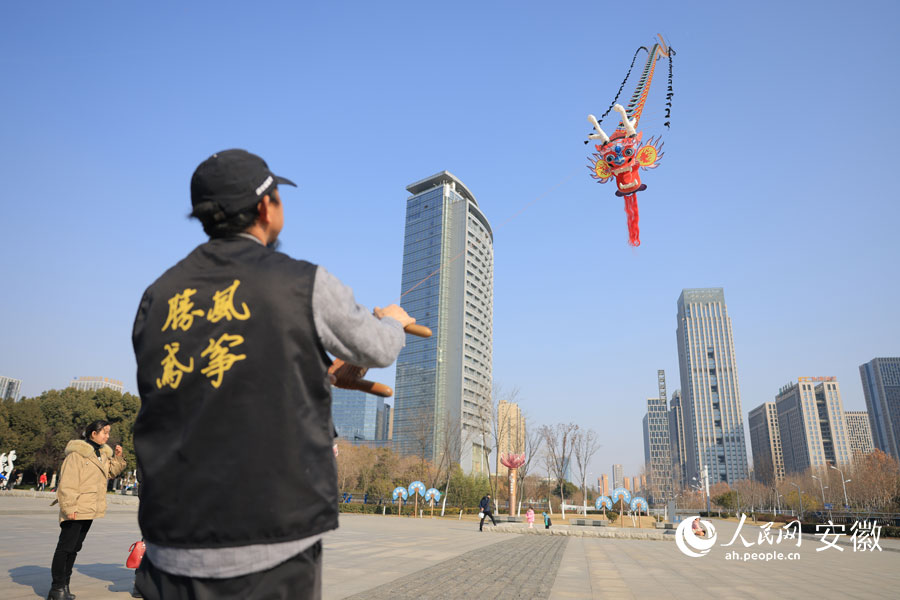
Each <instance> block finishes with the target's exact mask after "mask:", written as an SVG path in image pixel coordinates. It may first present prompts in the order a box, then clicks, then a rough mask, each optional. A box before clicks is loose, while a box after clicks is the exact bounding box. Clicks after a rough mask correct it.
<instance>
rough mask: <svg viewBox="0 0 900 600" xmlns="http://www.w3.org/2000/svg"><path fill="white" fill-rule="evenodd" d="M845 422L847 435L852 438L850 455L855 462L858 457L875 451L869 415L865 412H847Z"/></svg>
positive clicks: (845, 412)
mask: <svg viewBox="0 0 900 600" xmlns="http://www.w3.org/2000/svg"><path fill="white" fill-rule="evenodd" d="M844 420H845V421H847V434H848V435H849V436H850V454H852V455H853V460H854V461H855V460H856V459H857V457H862V456H865V455H866V454H869V453H870V452H872V451H874V450H875V444H874V443H873V442H872V428H871V426H870V425H869V413H867V412H866V411H864V410H859V411H856V410H845V411H844Z"/></svg>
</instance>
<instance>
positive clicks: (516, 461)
mask: <svg viewBox="0 0 900 600" xmlns="http://www.w3.org/2000/svg"><path fill="white" fill-rule="evenodd" d="M500 464H502V465H503V466H504V467H506V468H507V469H518V468H519V467H521V466H522V465H524V464H525V453H524V452H523V453H522V454H512V453H510V454H501V455H500Z"/></svg>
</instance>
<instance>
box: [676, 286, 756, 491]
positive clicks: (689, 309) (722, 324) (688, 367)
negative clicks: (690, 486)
mask: <svg viewBox="0 0 900 600" xmlns="http://www.w3.org/2000/svg"><path fill="white" fill-rule="evenodd" d="M676 332H677V337H678V365H679V368H680V371H681V395H682V398H683V401H682V409H683V411H684V412H683V415H684V427H685V446H686V447H685V450H686V451H687V452H686V456H685V470H686V475H687V481H688V482H690V481H692V478H694V477H696V478H697V481H700V479H701V477H702V475H703V472H704V467H708V468H709V483H710V484H714V483H717V482H720V481H724V482H727V483H734V482H735V481H739V480H741V479H747V478H748V467H747V446H746V443H745V441H744V419H743V413H742V411H741V392H740V389H739V388H738V374H737V361H736V359H735V353H734V340H733V339H732V334H731V318H730V317H729V316H728V307H727V306H726V305H725V291H724V290H723V289H722V288H701V289H685V290H682V292H681V296H680V297H679V298H678V327H677V330H676Z"/></svg>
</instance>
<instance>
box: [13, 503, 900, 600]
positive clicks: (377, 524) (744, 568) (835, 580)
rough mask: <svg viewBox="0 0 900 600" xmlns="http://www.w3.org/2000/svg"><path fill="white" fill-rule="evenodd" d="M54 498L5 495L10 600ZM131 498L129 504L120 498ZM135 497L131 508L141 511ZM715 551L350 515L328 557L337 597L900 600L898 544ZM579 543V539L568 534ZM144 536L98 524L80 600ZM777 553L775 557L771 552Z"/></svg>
mask: <svg viewBox="0 0 900 600" xmlns="http://www.w3.org/2000/svg"><path fill="white" fill-rule="evenodd" d="M51 500H52V496H51V497H43V498H29V497H21V496H9V495H6V494H0V598H2V599H18V598H29V599H33V598H43V597H45V596H46V594H47V591H48V589H49V587H50V558H51V555H52V553H53V549H54V547H55V545H56V539H57V535H58V531H59V529H58V525H57V520H56V514H57V512H56V510H55V507H51V506H50V502H51ZM122 500H126V499H124V498H123V499H122ZM131 500H132V499H130V498H129V499H127V501H131ZM714 523H715V526H716V530H717V533H718V540H717V543H716V545H715V546H714V547H713V548H712V550H711V551H710V553H709V554H708V555H707V556H703V557H700V558H690V557H687V556H685V555H683V554H682V553H681V552H680V551H679V550H678V548H677V546H676V544H675V543H674V542H672V541H650V540H628V539H603V538H596V537H582V536H579V535H577V534H578V533H583V532H584V531H585V528H579V527H575V526H571V527H559V526H554V527H553V528H552V530H551V532H553V533H555V534H556V535H545V533H546V532H544V531H543V529H536V530H535V531H534V534H533V535H521V534H515V533H499V532H494V531H488V529H489V528H488V527H485V531H484V532H483V533H480V532H479V531H478V523H477V522H474V521H466V520H462V521H458V520H456V519H449V518H448V519H434V520H432V519H429V518H428V517H427V516H426V518H424V519H412V518H408V517H397V516H394V517H391V516H387V517H382V516H363V515H344V516H342V517H341V527H340V529H338V530H337V531H335V532H333V533H330V534H328V536H327V537H326V539H325V550H324V561H325V562H324V565H325V566H324V597H325V598H327V599H335V600H336V599H339V598H354V599H369V598H371V599H374V600H377V599H380V598H391V599H402V598H408V599H413V598H415V599H417V600H419V599H421V598H448V599H466V600H468V599H472V598H478V599H486V598H535V599H536V598H554V599H566V598H616V599H618V598H697V597H713V598H767V599H768V598H782V597H790V598H816V599H822V598H897V597H898V593H897V590H898V589H900V542H898V541H897V540H884V539H882V540H881V541H880V545H881V547H882V548H883V549H884V551H881V552H878V551H875V552H854V549H853V547H852V545H849V544H847V543H846V540H847V539H848V538H847V537H846V536H845V537H844V538H843V540H844V543H842V544H840V545H839V546H838V547H840V548H842V550H838V549H837V548H827V549H825V550H824V551H818V549H819V548H822V547H823V546H824V544H823V543H822V541H821V540H820V538H819V537H817V536H815V535H812V534H804V535H803V537H802V543H801V547H800V548H797V547H796V545H795V544H796V543H795V542H790V543H788V542H786V541H785V542H782V543H781V544H780V545H778V546H775V547H774V548H768V550H772V549H774V550H776V551H779V552H782V553H784V554H787V553H789V552H790V553H793V552H797V553H798V555H799V558H796V559H794V560H787V559H786V558H785V559H783V560H770V561H763V560H759V559H752V558H751V559H750V560H749V561H747V562H744V561H743V560H729V559H728V558H727V557H726V556H727V554H728V552H729V551H731V550H737V552H738V553H739V554H740V555H741V556H743V553H744V552H753V551H759V550H758V548H759V547H758V546H757V545H756V543H757V541H758V539H757V535H758V532H759V531H760V529H759V527H757V526H755V525H754V526H749V525H745V526H744V528H743V530H742V534H743V537H744V539H745V540H747V542H748V543H753V544H754V545H753V546H752V547H750V548H744V547H743V544H742V542H741V541H740V539H738V540H737V541H736V542H735V544H734V545H733V546H730V547H727V548H726V547H722V545H723V544H727V543H728V542H729V541H730V540H731V538H732V537H733V535H734V533H735V530H736V527H737V523H735V522H726V521H718V520H717V521H714ZM562 534H571V535H562ZM139 537H140V533H139V532H138V527H137V506H136V505H135V504H133V503H131V504H110V505H109V510H108V513H107V516H106V517H105V518H104V519H101V520H99V521H97V522H95V523H94V525H93V527H92V529H91V531H90V533H89V534H88V537H87V540H86V541H85V546H84V549H83V550H82V552H81V553H80V554H79V555H78V562H77V563H76V565H75V571H74V573H73V576H72V585H71V587H72V591H73V593H75V594H77V595H78V598H79V600H94V599H97V600H102V599H114V598H118V599H121V600H125V599H127V598H130V595H129V592H130V590H131V585H132V581H133V577H134V572H133V571H132V570H131V569H127V568H125V566H124V562H125V557H126V555H127V550H128V547H129V546H130V545H131V543H132V542H134V541H136V540H137V539H138V538H139ZM763 550H764V551H765V550H767V548H763Z"/></svg>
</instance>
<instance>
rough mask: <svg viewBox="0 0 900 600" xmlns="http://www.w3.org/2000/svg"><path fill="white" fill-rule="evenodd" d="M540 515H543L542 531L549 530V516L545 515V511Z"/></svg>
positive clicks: (551, 523)
mask: <svg viewBox="0 0 900 600" xmlns="http://www.w3.org/2000/svg"><path fill="white" fill-rule="evenodd" d="M542 514H543V515H544V529H550V526H551V525H553V522H552V521H551V520H550V515H548V514H547V511H543V512H542Z"/></svg>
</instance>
